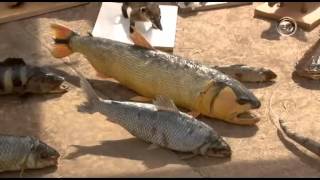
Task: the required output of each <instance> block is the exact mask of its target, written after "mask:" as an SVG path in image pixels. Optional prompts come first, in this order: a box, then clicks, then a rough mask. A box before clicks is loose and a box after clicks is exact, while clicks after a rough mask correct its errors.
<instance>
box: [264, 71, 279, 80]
mask: <svg viewBox="0 0 320 180" xmlns="http://www.w3.org/2000/svg"><path fill="white" fill-rule="evenodd" d="M264 74H265V76H266V80H267V81H271V80H273V79H275V78H277V74H276V73H274V72H273V71H271V70H268V71H266V72H264Z"/></svg>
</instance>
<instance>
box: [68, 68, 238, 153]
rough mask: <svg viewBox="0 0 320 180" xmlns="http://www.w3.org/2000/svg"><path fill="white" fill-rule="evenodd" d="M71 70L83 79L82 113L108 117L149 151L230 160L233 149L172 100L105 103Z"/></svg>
mask: <svg viewBox="0 0 320 180" xmlns="http://www.w3.org/2000/svg"><path fill="white" fill-rule="evenodd" d="M72 69H73V70H74V71H75V72H76V73H77V74H78V76H79V77H80V86H81V88H82V89H83V91H84V94H85V97H86V100H87V102H86V103H85V105H84V106H82V109H84V108H83V107H86V108H87V109H89V110H90V113H95V112H99V113H101V114H103V115H105V116H107V117H108V120H110V121H112V122H113V123H116V124H118V125H120V126H121V127H123V128H124V129H126V130H127V131H128V132H129V133H130V134H132V135H133V136H135V137H137V138H139V139H141V140H144V141H146V142H148V143H151V145H150V146H149V148H148V149H149V150H150V149H155V148H159V147H162V148H167V149H171V150H173V151H177V152H184V153H191V155H192V156H190V157H187V158H191V157H194V156H197V155H203V156H208V157H221V158H227V157H231V154H232V151H231V148H230V146H229V145H228V144H227V142H226V141H225V140H224V139H223V138H222V137H221V136H219V135H218V134H217V132H216V131H215V130H214V129H213V128H212V127H210V126H208V125H207V124H205V123H203V122H202V121H199V120H197V119H195V118H194V117H192V116H190V115H188V114H186V113H184V112H181V111H179V110H178V108H177V107H176V106H175V105H174V103H173V102H172V100H170V99H169V98H167V97H165V96H158V97H156V99H155V100H154V102H153V104H150V103H141V102H128V101H115V100H111V99H102V98H101V97H99V96H98V95H97V94H96V92H95V90H94V89H93V88H92V86H91V84H90V83H89V82H88V81H87V80H86V79H85V77H84V76H83V74H82V73H81V72H79V71H78V70H77V69H76V68H74V67H72ZM80 107H81V106H80ZM184 158H185V157H184Z"/></svg>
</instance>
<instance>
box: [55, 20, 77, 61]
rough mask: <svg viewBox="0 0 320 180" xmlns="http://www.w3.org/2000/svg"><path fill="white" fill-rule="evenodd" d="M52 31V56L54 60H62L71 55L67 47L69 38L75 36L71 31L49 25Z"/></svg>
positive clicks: (60, 26)
mask: <svg viewBox="0 0 320 180" xmlns="http://www.w3.org/2000/svg"><path fill="white" fill-rule="evenodd" d="M51 28H52V30H53V39H54V42H55V43H54V47H53V50H52V52H51V53H52V55H53V56H54V57H56V58H63V57H66V56H68V55H70V54H72V53H73V51H72V49H71V48H70V46H69V42H70V39H71V37H73V36H75V35H77V34H76V33H75V32H73V31H72V30H71V29H69V28H67V27H65V26H62V25H59V24H51Z"/></svg>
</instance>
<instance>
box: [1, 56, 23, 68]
mask: <svg viewBox="0 0 320 180" xmlns="http://www.w3.org/2000/svg"><path fill="white" fill-rule="evenodd" d="M0 65H7V66H11V65H26V63H25V62H24V60H23V58H12V57H10V58H7V59H5V60H4V61H3V62H0Z"/></svg>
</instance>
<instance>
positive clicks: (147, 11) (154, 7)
mask: <svg viewBox="0 0 320 180" xmlns="http://www.w3.org/2000/svg"><path fill="white" fill-rule="evenodd" d="M140 12H141V14H142V15H143V16H145V18H146V19H149V21H150V22H151V23H152V27H153V28H155V29H159V30H161V31H162V25H161V11H160V7H159V4H157V3H148V4H147V6H145V7H141V8H140Z"/></svg>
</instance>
